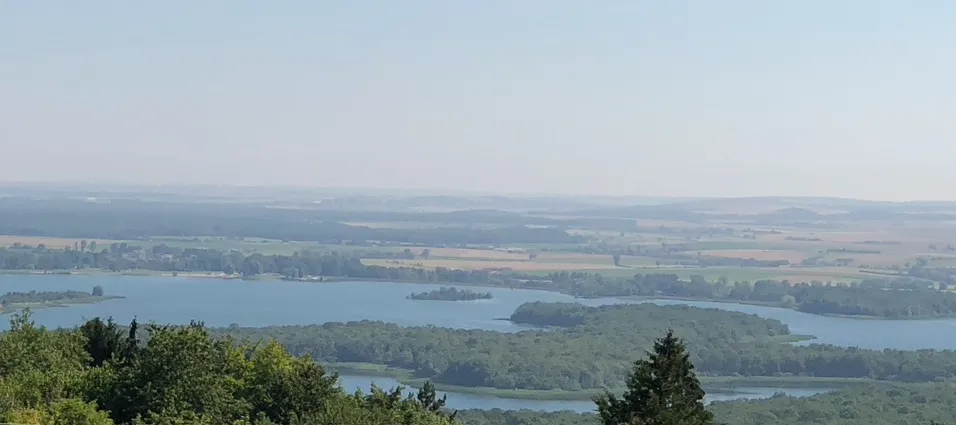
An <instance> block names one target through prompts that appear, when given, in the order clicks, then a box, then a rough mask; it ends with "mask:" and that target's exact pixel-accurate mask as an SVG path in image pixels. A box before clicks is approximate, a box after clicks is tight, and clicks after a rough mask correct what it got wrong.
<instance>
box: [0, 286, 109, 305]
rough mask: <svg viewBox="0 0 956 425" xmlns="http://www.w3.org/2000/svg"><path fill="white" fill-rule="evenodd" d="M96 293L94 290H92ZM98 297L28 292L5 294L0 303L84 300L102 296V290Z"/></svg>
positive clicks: (69, 292)
mask: <svg viewBox="0 0 956 425" xmlns="http://www.w3.org/2000/svg"><path fill="white" fill-rule="evenodd" d="M94 292H96V289H94ZM99 293H100V295H96V294H95V293H90V292H83V291H43V292H37V291H30V292H7V293H6V294H3V295H0V303H2V304H3V305H9V304H28V303H37V304H39V303H49V302H57V301H73V300H85V299H90V298H92V297H97V296H100V297H101V296H103V289H102V288H100V290H99Z"/></svg>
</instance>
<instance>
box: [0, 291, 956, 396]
mask: <svg viewBox="0 0 956 425" xmlns="http://www.w3.org/2000/svg"><path fill="white" fill-rule="evenodd" d="M95 285H100V286H102V287H103V289H104V291H105V293H106V294H107V295H119V296H123V297H125V298H124V299H116V300H109V301H104V302H102V303H96V304H77V305H72V306H69V307H64V308H47V309H40V310H36V311H35V312H34V316H33V318H34V320H35V321H36V322H37V323H38V324H41V325H45V326H48V327H69V326H76V325H78V324H80V323H82V322H83V321H84V320H86V319H89V318H92V317H95V316H100V317H110V316H112V317H113V318H114V319H116V320H117V321H118V322H120V323H126V322H128V321H130V320H132V319H133V317H137V318H138V320H139V321H140V322H141V323H147V322H157V323H162V324H165V323H173V324H183V323H188V322H189V321H190V320H201V321H204V322H205V323H206V325H208V326H229V325H231V324H237V325H240V326H270V325H298V324H314V323H325V322H348V321H357V320H380V321H385V322H391V323H397V324H399V325H403V326H427V325H434V326H441V327H450V328H460V329H486V330H493V331H499V332H515V331H519V330H523V329H527V327H525V326H520V325H515V324H513V323H510V322H508V321H506V320H497V319H500V318H505V317H508V316H510V315H511V313H512V312H513V311H514V309H515V308H517V307H518V306H519V305H521V304H523V303H525V302H531V301H549V302H582V303H585V304H588V305H601V304H609V303H625V302H648V301H634V300H624V299H618V298H605V299H592V300H576V299H575V298H573V297H571V296H568V295H563V294H558V293H553V292H545V291H532V290H521V289H498V288H481V289H480V290H481V291H489V292H491V293H492V295H494V297H495V298H494V299H492V300H479V301H465V302H445V301H416V300H409V299H406V296H408V295H409V294H411V293H413V292H422V291H429V290H432V289H437V288H439V287H440V286H448V285H425V284H413V283H382V282H330V283H300V282H285V281H241V280H228V281H227V280H220V279H205V278H185V277H183V278H170V277H145V276H65V275H47V276H43V275H0V292H8V291H30V290H37V291H64V290H71V289H72V290H86V291H89V290H92V288H93V286H95ZM652 302H654V303H657V304H665V305H666V304H687V305H692V306H697V307H703V308H718V309H723V310H732V311H740V312H744V313H750V314H756V315H758V316H761V317H767V318H773V319H777V320H780V321H781V322H783V323H785V324H787V325H788V326H789V327H790V330H791V332H793V333H796V334H808V335H815V336H816V337H817V340H815V342H822V343H830V344H836V345H844V346H859V347H864V348H874V349H883V348H897V349H909V350H913V349H921V348H937V349H956V338H952V337H951V336H952V335H953V334H954V332H956V320H928V321H920V320H864V319H850V318H840V317H826V316H817V315H812V314H806V313H800V312H797V311H793V310H787V309H781V308H773V307H762V306H753V305H744V304H733V303H715V302H694V301H676V300H654V301H652ZM0 326H2V327H4V328H5V327H6V326H7V323H6V321H2V323H0ZM372 381H375V382H376V383H378V384H379V385H380V386H382V387H385V388H391V387H394V386H396V385H398V382H397V381H395V380H394V379H391V378H387V377H374V378H370V377H363V376H354V375H348V376H343V377H342V385H343V386H344V387H345V388H346V389H349V390H354V389H355V388H362V389H363V390H368V388H369V385H370V384H371V382H372ZM735 390H736V391H742V392H743V393H738V394H733V395H728V394H717V395H712V396H708V400H709V401H716V400H727V399H734V398H761V397H769V396H771V395H772V394H773V393H774V392H778V391H781V392H785V393H787V394H791V395H796V396H804V395H812V394H815V393H819V392H822V391H826V389H782V388H749V389H741V388H737V389H735ZM448 402H449V407H452V408H482V409H486V408H487V409H492V408H500V409H537V410H575V411H591V410H593V408H594V406H593V403H591V402H589V401H539V400H518V399H502V398H497V397H491V396H479V395H471V394H457V393H449V401H448Z"/></svg>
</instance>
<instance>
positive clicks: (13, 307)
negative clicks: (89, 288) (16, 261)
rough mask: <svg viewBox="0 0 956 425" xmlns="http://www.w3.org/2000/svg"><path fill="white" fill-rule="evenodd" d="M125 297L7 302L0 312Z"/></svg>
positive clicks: (90, 302) (65, 305)
mask: <svg viewBox="0 0 956 425" xmlns="http://www.w3.org/2000/svg"><path fill="white" fill-rule="evenodd" d="M121 298H125V297H121V296H117V295H106V296H102V297H94V296H89V297H85V298H74V299H71V300H60V301H50V302H36V303H15V304H7V305H6V306H4V307H2V308H0V314H7V313H11V312H14V311H18V310H23V309H26V308H29V309H30V310H39V309H43V308H52V307H69V306H71V305H74V304H93V303H98V302H102V301H106V300H114V299H121Z"/></svg>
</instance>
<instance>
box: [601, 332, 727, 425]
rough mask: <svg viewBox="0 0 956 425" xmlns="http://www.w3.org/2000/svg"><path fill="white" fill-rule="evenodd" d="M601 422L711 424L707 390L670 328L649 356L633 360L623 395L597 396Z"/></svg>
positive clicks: (612, 424) (622, 424)
mask: <svg viewBox="0 0 956 425" xmlns="http://www.w3.org/2000/svg"><path fill="white" fill-rule="evenodd" d="M594 402H595V403H596V404H597V408H598V415H599V416H600V418H601V424H602V425H638V424H640V425H710V424H712V423H713V422H714V416H713V414H711V413H710V412H708V411H707V410H705V409H704V390H703V389H702V388H701V386H700V381H698V380H697V376H696V375H695V374H694V365H693V364H692V363H691V362H690V356H689V355H688V354H687V349H686V347H685V346H684V343H683V342H682V341H681V340H679V339H678V338H677V337H676V336H674V331H672V330H669V331H667V335H666V336H664V338H661V339H659V340H658V341H657V342H656V343H655V344H654V351H653V352H651V353H648V358H647V359H642V360H638V361H637V362H635V363H634V370H633V371H632V372H631V374H630V375H628V377H627V391H626V392H625V393H624V396H623V397H622V398H618V397H617V396H615V395H614V394H611V393H610V392H605V394H604V395H602V396H599V397H596V398H595V400H594Z"/></svg>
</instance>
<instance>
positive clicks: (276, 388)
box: [0, 312, 453, 425]
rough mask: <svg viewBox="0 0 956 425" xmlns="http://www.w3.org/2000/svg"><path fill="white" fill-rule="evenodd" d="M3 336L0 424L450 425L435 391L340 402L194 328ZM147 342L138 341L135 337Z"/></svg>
mask: <svg viewBox="0 0 956 425" xmlns="http://www.w3.org/2000/svg"><path fill="white" fill-rule="evenodd" d="M10 325H11V326H10V331H8V332H4V333H3V334H0V422H3V423H16V424H37V425H40V424H42V425H60V424H62V425H81V424H85V425H111V424H134V423H135V424H146V425H150V424H154V425H185V424H196V425H219V424H231V425H242V424H248V425H251V424H259V425H271V424H277V425H278V424H282V425H291V424H297V425H370V424H395V425H398V424H403V425H450V424H451V423H453V422H452V417H451V416H452V415H451V414H449V413H448V412H447V411H445V409H444V398H441V399H439V398H437V397H436V394H435V392H434V387H433V386H431V385H430V384H429V385H426V386H425V387H423V388H422V390H420V391H418V393H417V394H404V393H403V391H402V389H395V390H389V391H386V390H382V389H377V388H374V387H373V388H371V389H370V391H369V392H368V393H355V394H347V393H345V392H344V391H343V390H342V389H341V388H340V387H339V386H338V385H337V375H335V374H330V373H327V372H326V371H325V370H324V369H323V368H322V366H320V365H318V364H316V363H315V362H313V361H312V360H311V359H309V358H308V357H299V358H296V357H294V356H291V355H290V354H289V353H288V352H286V351H285V350H284V349H283V347H282V346H280V345H278V344H275V343H267V344H262V345H255V346H252V345H242V344H238V343H235V342H234V341H230V340H216V339H213V338H212V337H211V336H210V335H209V333H208V332H207V331H206V329H205V328H204V327H203V326H202V324H200V323H192V324H190V325H187V326H157V325H149V326H147V327H146V328H145V329H139V327H138V325H137V324H136V322H135V321H134V322H133V323H132V324H131V326H130V327H129V330H128V331H127V332H123V331H122V330H121V329H120V328H119V327H118V326H117V325H116V324H115V323H113V322H112V321H103V320H100V319H99V318H95V319H92V320H90V321H88V322H86V323H85V324H84V325H83V326H81V327H79V328H78V329H74V330H60V331H51V330H47V329H45V328H43V327H38V326H36V325H35V324H34V323H33V322H32V320H31V319H30V315H29V312H25V313H23V314H16V315H15V316H14V317H13V318H12V319H11V321H10ZM140 334H145V337H143V338H142V339H140V337H139V335H140Z"/></svg>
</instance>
